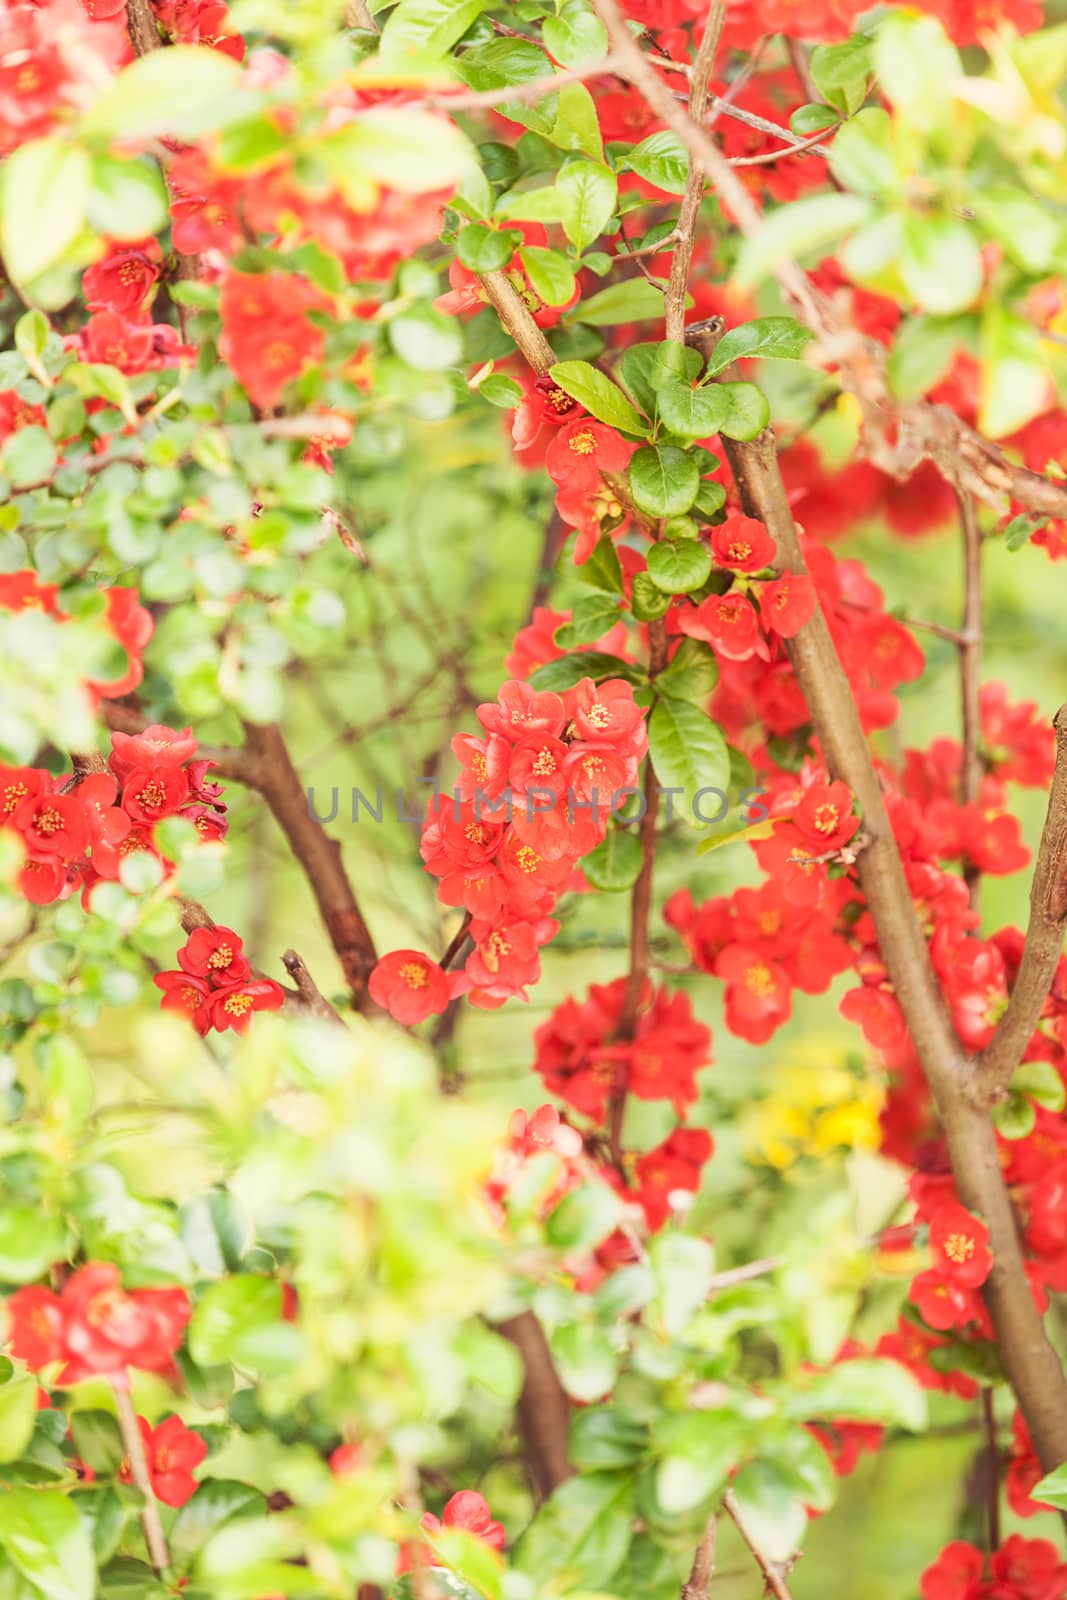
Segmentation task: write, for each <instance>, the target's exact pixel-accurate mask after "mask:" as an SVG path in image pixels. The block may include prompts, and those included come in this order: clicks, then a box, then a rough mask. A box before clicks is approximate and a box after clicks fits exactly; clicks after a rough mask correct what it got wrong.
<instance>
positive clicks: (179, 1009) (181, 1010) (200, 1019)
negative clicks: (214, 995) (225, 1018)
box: [152, 972, 211, 1037]
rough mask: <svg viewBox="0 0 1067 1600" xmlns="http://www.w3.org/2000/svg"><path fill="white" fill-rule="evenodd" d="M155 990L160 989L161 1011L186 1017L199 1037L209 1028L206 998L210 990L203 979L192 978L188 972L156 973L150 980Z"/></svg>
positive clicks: (208, 1011) (209, 1012)
mask: <svg viewBox="0 0 1067 1600" xmlns="http://www.w3.org/2000/svg"><path fill="white" fill-rule="evenodd" d="M152 982H153V983H154V984H155V986H156V988H157V989H162V991H163V999H162V1000H161V1001H160V1003H159V1008H160V1010H161V1011H173V1012H174V1013H175V1015H177V1016H181V1017H187V1018H188V1019H189V1021H190V1022H191V1023H192V1025H193V1027H194V1028H195V1029H196V1031H197V1033H199V1034H200V1035H201V1037H202V1036H203V1035H204V1034H206V1033H207V1032H208V1031H209V1029H210V1027H211V1011H210V1009H209V1007H208V997H209V995H210V994H211V990H210V988H209V986H208V984H207V982H206V980H205V979H204V978H195V977H192V976H191V975H190V974H189V973H188V972H157V973H156V975H155V977H154V978H153V979H152Z"/></svg>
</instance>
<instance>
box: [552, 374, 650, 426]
mask: <svg viewBox="0 0 1067 1600" xmlns="http://www.w3.org/2000/svg"><path fill="white" fill-rule="evenodd" d="M549 377H550V378H551V379H552V381H553V383H558V384H559V386H560V388H561V389H562V390H563V392H564V393H565V394H569V395H570V396H571V398H572V399H573V400H577V401H578V403H579V405H583V406H584V407H585V409H586V410H587V411H588V412H589V414H590V416H592V417H596V418H597V420H598V421H599V422H606V423H607V424H608V426H609V427H611V428H619V429H621V430H622V432H623V433H636V434H642V435H643V434H645V433H646V432H647V431H648V430H647V425H646V424H645V423H644V422H643V421H642V420H641V418H640V417H639V416H638V414H637V412H636V411H635V410H634V408H633V406H632V405H631V404H630V402H629V400H627V398H626V396H625V395H624V394H623V392H622V390H621V389H620V388H619V386H618V385H617V384H615V383H612V381H611V379H610V378H607V377H605V376H604V374H603V373H602V372H598V371H597V369H596V367H593V366H590V364H589V362H588V361H557V362H556V364H555V366H554V367H551V368H550V369H549Z"/></svg>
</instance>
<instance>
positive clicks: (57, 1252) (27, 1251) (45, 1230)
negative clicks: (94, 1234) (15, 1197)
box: [0, 1205, 67, 1283]
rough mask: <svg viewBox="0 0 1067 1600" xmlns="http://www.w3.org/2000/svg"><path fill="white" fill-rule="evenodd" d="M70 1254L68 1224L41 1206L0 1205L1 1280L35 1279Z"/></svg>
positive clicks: (12, 1281) (31, 1280)
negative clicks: (43, 1209) (68, 1252)
mask: <svg viewBox="0 0 1067 1600" xmlns="http://www.w3.org/2000/svg"><path fill="white" fill-rule="evenodd" d="M66 1254H67V1229H66V1226H65V1224H64V1223H63V1222H62V1221H61V1220H60V1219H59V1218H58V1217H55V1216H51V1215H50V1214H49V1213H48V1212H45V1211H42V1210H41V1208H40V1206H18V1205H3V1206H0V1281H2V1282H4V1283H32V1282H33V1281H34V1279H35V1278H40V1277H43V1276H44V1274H45V1273H46V1272H47V1271H48V1269H49V1267H52V1266H54V1265H55V1263H56V1262H57V1261H62V1260H63V1259H64V1257H65V1256H66Z"/></svg>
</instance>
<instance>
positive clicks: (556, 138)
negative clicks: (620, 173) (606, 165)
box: [547, 83, 604, 161]
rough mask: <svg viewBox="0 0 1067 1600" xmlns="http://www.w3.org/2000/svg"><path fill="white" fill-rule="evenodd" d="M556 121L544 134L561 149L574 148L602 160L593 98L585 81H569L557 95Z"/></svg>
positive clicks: (602, 148) (602, 153)
mask: <svg viewBox="0 0 1067 1600" xmlns="http://www.w3.org/2000/svg"><path fill="white" fill-rule="evenodd" d="M556 105H557V108H558V109H557V111H556V120H555V122H554V123H553V125H552V128H551V130H550V131H549V133H548V135H547V137H548V138H549V139H550V140H551V141H552V143H553V144H555V145H558V146H559V148H560V149H561V150H577V151H580V152H581V153H582V154H583V155H587V156H590V157H592V159H593V160H594V161H602V160H603V159H604V141H603V139H602V138H601V135H600V119H599V117H598V115H597V108H596V101H595V100H594V99H593V97H592V95H591V94H590V93H589V90H588V89H587V88H586V87H585V84H584V83H568V84H565V85H564V86H563V88H562V89H560V90H559V93H558V95H557V98H556Z"/></svg>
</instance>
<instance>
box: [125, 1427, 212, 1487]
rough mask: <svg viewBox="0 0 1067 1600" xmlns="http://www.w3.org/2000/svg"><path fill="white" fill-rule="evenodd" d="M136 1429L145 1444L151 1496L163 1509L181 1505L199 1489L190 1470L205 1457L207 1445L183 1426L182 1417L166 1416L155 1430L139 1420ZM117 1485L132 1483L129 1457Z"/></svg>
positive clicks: (197, 1435)
mask: <svg viewBox="0 0 1067 1600" xmlns="http://www.w3.org/2000/svg"><path fill="white" fill-rule="evenodd" d="M137 1427H138V1429H139V1430H140V1434H141V1440H142V1442H143V1444H144V1453H145V1460H146V1461H147V1463H148V1476H149V1479H150V1480H151V1484H152V1493H153V1494H154V1495H155V1497H156V1499H157V1500H161V1501H162V1502H163V1504H164V1505H165V1506H183V1505H184V1504H185V1502H186V1501H187V1500H191V1499H192V1498H193V1495H194V1494H195V1493H196V1491H197V1490H198V1489H199V1487H200V1485H199V1484H198V1483H197V1481H196V1479H195V1478H194V1477H193V1468H194V1467H198V1466H199V1465H200V1463H201V1462H202V1461H203V1460H204V1458H205V1457H206V1455H207V1444H206V1443H205V1441H204V1440H203V1439H202V1438H201V1437H200V1435H199V1434H198V1433H194V1432H193V1430H192V1428H187V1427H186V1426H185V1423H184V1422H183V1421H182V1419H181V1417H167V1418H166V1419H165V1420H164V1421H163V1422H160V1423H159V1424H157V1426H156V1427H154V1428H153V1427H152V1426H151V1425H150V1424H149V1423H148V1422H146V1421H145V1419H144V1417H138V1418H137ZM119 1482H120V1483H132V1482H133V1472H132V1469H131V1467H130V1463H129V1459H128V1458H127V1459H126V1460H124V1461H123V1463H122V1465H121V1467H120V1468H119Z"/></svg>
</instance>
